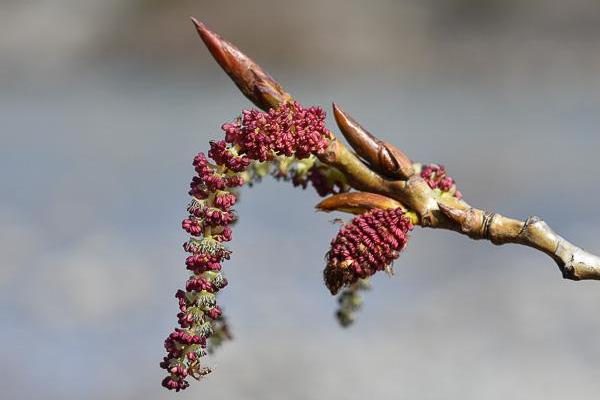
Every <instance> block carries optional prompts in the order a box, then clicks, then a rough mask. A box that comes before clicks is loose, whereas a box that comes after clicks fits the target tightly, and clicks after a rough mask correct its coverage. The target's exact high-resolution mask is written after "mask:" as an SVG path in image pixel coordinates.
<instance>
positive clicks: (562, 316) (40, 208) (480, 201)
mask: <svg viewBox="0 0 600 400" xmlns="http://www.w3.org/2000/svg"><path fill="white" fill-rule="evenodd" d="M189 15H194V16H196V17H198V18H200V19H203V20H205V21H206V22H207V23H208V25H209V26H210V27H211V28H213V29H214V30H216V31H218V32H220V33H221V34H222V35H224V36H225V37H227V38H228V39H229V40H231V41H232V42H234V43H236V44H237V45H239V47H241V48H242V49H243V50H244V51H245V52H246V53H248V54H249V55H251V56H252V57H253V58H255V59H256V60H257V61H258V62H260V63H261V64H262V65H263V66H264V67H265V68H266V69H267V70H268V71H269V72H270V73H272V74H273V75H274V76H275V77H277V78H278V79H279V80H280V81H281V82H283V83H284V84H285V86H286V88H287V89H288V90H289V91H291V92H292V93H293V94H294V95H295V96H296V97H297V98H298V99H300V100H301V101H302V102H303V103H305V104H321V105H324V106H325V107H328V105H329V104H330V102H331V101H332V100H335V101H336V102H338V103H339V104H340V105H342V106H343V107H344V108H345V109H346V110H347V111H349V112H350V113H352V114H353V115H354V116H355V117H356V118H357V119H359V120H360V121H361V122H362V123H363V124H364V125H365V126H367V127H368V128H369V129H370V130H372V131H373V132H375V133H377V134H378V135H380V136H381V137H383V138H385V139H388V140H390V141H392V142H393V143H395V144H396V145H398V146H400V147H401V148H403V149H404V150H405V151H406V152H407V153H408V154H409V155H410V156H411V157H412V158H414V159H416V160H420V161H424V162H442V163H444V164H445V165H446V166H447V168H448V169H449V170H450V172H451V174H452V175H453V176H454V177H455V178H456V180H457V181H458V183H459V185H460V188H461V189H462V191H463V193H464V194H465V196H466V197H467V200H468V201H469V202H471V203H472V204H475V205H478V206H480V207H482V208H486V209H491V210H496V211H498V212H501V213H503V214H505V215H511V216H516V217H521V218H525V217H527V216H528V215H532V214H535V215H539V216H541V217H543V218H544V219H545V220H546V221H548V222H549V223H550V225H551V226H553V227H554V228H555V229H557V230H558V231H559V232H560V233H561V234H563V235H564V236H566V237H567V238H568V239H570V240H572V241H574V242H576V243H577V244H579V245H581V246H583V247H585V248H586V249H588V250H590V251H592V252H596V253H599V252H600V241H599V238H598V236H599V235H598V234H599V233H600V216H599V214H598V200H597V199H598V195H599V194H600V188H599V187H600V176H599V174H598V158H597V154H598V151H599V149H600V135H599V134H598V133H599V132H598V126H599V125H600V112H599V107H600V91H599V89H600V79H599V76H600V5H599V4H598V2H597V1H592V0H589V1H586V0H572V1H569V2H565V1H560V0H547V1H541V0H532V1H526V2H525V1H516V0H513V1H501V0H495V1H493V0H486V1H480V0H479V1H475V0H471V1H469V0H460V1H459V0H455V1H432V0H430V1H418V0H404V1H391V0H390V1H369V2H367V1H356V0H353V1H343V0H336V1H319V0H307V1H301V2H298V1H296V2H288V1H270V0H260V1H252V2H248V1H241V2H233V1H227V0H219V1H210V2H208V1H206V2H205V1H191V0H189V1H181V0H179V1H158V0H155V1H149V0H128V1H124V0H118V1H117V0H105V1H102V2H100V1H91V0H53V1H43V0H2V2H1V3H0V155H1V157H0V184H1V196H0V254H1V268H0V313H1V314H0V315H1V316H2V322H1V329H0V343H2V344H1V345H0V386H1V388H2V389H1V395H0V397H2V398H5V399H39V398H44V399H113V398H114V399H167V398H175V397H177V398H181V399H192V398H200V397H202V398H209V397H210V398H212V399H261V400H262V399H282V398H284V399H287V398H289V399H302V400H306V399H325V398H328V399H331V398H334V399H337V398H339V399H363V398H365V397H369V398H372V399H451V398H452V399H454V398H457V399H459V398H460V399H506V398H511V399H565V398H569V399H597V398H598V396H599V393H600V342H599V341H598V338H599V337H600V312H599V309H600V308H599V307H600V286H599V285H598V284H597V283H594V282H582V283H574V282H570V281H564V280H562V279H561V277H560V273H559V272H558V270H557V269H556V266H555V265H554V264H553V262H552V261H551V260H550V259H549V258H548V257H546V256H544V255H542V254H540V253H537V252H534V251H532V250H529V249H526V248H522V247H517V246H506V247H501V248H500V247H494V246H492V245H490V244H489V243H483V242H480V243H476V242H473V241H470V240H467V239H466V238H464V237H462V236H459V235H456V234H453V233H448V232H441V231H424V230H421V229H416V230H415V232H414V234H413V238H412V240H411V242H410V243H409V246H408V249H407V250H406V252H405V254H403V256H402V257H401V258H400V259H399V260H398V261H397V262H396V265H395V266H396V270H397V274H396V276H395V277H394V278H393V279H389V278H387V277H386V276H378V277H376V278H375V279H374V289H375V290H373V291H372V292H371V293H369V294H368V295H367V297H366V303H365V307H364V309H363V311H362V312H361V313H360V315H359V320H358V323H357V324H356V325H355V326H354V327H352V328H351V329H349V330H342V329H340V328H339V327H338V326H337V325H336V323H335V321H334V319H333V313H334V310H335V301H334V298H332V297H331V296H329V294H328V292H327V291H326V290H325V288H324V286H323V284H322V282H321V270H322V268H323V255H324V253H325V252H326V251H327V248H328V244H329V241H330V239H331V237H332V236H333V235H335V232H336V226H335V225H333V224H331V223H330V222H329V221H330V220H331V218H333V216H331V215H319V214H316V213H315V212H314V211H313V204H314V203H315V202H316V201H317V200H318V199H317V196H316V194H315V193H314V192H311V191H305V192H303V191H301V190H298V189H294V188H292V187H291V185H286V184H284V183H279V184H277V183H275V182H273V181H272V180H270V179H267V180H266V182H264V183H263V184H261V185H260V186H258V187H257V188H255V189H252V190H244V192H243V197H242V201H241V203H240V204H239V207H238V208H237V209H238V211H239V214H240V216H241V218H240V222H239V224H238V225H237V226H236V228H235V232H234V233H235V239H234V241H233V242H232V243H231V247H232V249H233V251H234V255H233V258H232V260H231V261H230V262H228V263H227V264H226V273H227V276H228V278H229V280H230V285H229V287H228V288H227V290H225V291H224V292H223V294H222V296H221V301H222V303H223V304H224V305H225V309H226V312H227V313H228V315H229V316H230V319H231V324H232V327H233V330H234V335H235V341H234V342H232V343H229V344H227V345H226V346H224V347H223V348H222V349H221V350H220V351H219V352H218V353H217V354H216V355H215V356H214V357H213V358H212V359H211V360H210V364H211V365H212V366H214V369H215V372H214V374H212V375H211V376H210V377H209V378H208V379H206V380H205V381H204V382H203V383H200V384H194V385H192V387H191V388H190V389H189V390H187V391H186V392H184V393H183V394H181V393H180V394H179V395H175V394H174V393H169V392H166V391H164V390H163V389H162V388H160V380H161V378H162V371H161V370H159V368H158V362H159V360H160V359H161V357H162V355H163V349H162V341H163V338H164V337H165V335H166V334H167V333H168V332H169V329H170V328H171V327H173V326H174V323H175V322H176V321H175V314H176V312H177V305H176V301H175V299H174V298H173V294H174V292H175V290H176V289H177V288H178V287H180V286H182V285H183V282H184V281H185V278H186V271H185V267H184V266H183V259H184V256H185V255H184V253H183V251H182V250H181V247H180V245H181V242H182V241H184V239H185V235H184V232H183V231H182V230H181V229H180V220H181V219H182V218H183V217H184V216H185V211H184V210H185V205H186V202H187V195H186V191H187V184H188V182H189V180H190V177H191V174H192V168H191V165H190V162H191V159H192V157H193V155H194V154H195V153H196V152H197V151H199V150H203V149H206V146H207V142H208V140H209V138H214V137H217V136H218V135H219V134H220V133H219V126H220V125H221V123H223V122H224V121H228V120H231V119H232V118H233V117H235V116H236V115H237V114H238V113H239V111H240V110H241V109H242V108H244V107H248V106H249V104H248V102H247V101H246V100H245V99H244V98H243V97H242V96H241V94H240V93H239V92H238V91H237V89H236V88H235V87H234V86H233V84H231V83H230V81H229V80H228V78H227V76H226V75H225V74H224V73H223V72H222V71H220V70H219V68H218V67H217V65H216V64H215V63H214V61H213V60H212V59H211V57H210V56H209V54H208V52H207V51H206V50H205V49H204V48H203V46H202V45H201V44H200V43H199V40H198V39H197V37H196V34H195V32H194V30H193V28H192V25H191V24H190V22H189V20H188V16H189ZM330 126H331V127H332V128H333V127H334V124H331V120H330Z"/></svg>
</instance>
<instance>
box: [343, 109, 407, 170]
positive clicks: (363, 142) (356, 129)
mask: <svg viewBox="0 0 600 400" xmlns="http://www.w3.org/2000/svg"><path fill="white" fill-rule="evenodd" d="M333 114H334V116H335V121H336V122H337V125H338V127H339V128H340V130H341V131H342V133H343V134H344V137H345V138H346V140H348V143H350V146H352V148H353V149H354V151H356V153H357V154H358V155H359V156H360V157H362V158H364V159H365V160H366V161H367V162H368V163H369V164H370V165H371V167H373V169H374V170H376V171H377V172H379V173H381V174H383V175H385V176H387V177H389V178H396V179H407V178H408V177H410V176H412V175H413V174H414V172H415V171H414V169H413V166H412V162H411V161H410V159H409V158H408V157H407V156H406V155H405V154H404V153H403V152H402V151H401V150H400V149H398V148H397V147H395V146H393V145H391V144H389V143H386V142H384V141H382V140H379V139H377V138H376V137H375V136H373V135H372V134H371V133H370V132H369V131H367V130H366V129H364V128H363V127H362V126H360V124H359V123H358V122H356V121H355V120H354V119H352V117H350V116H349V115H348V114H346V113H345V112H344V111H343V110H342V109H341V108H340V107H338V106H337V105H336V104H335V103H333Z"/></svg>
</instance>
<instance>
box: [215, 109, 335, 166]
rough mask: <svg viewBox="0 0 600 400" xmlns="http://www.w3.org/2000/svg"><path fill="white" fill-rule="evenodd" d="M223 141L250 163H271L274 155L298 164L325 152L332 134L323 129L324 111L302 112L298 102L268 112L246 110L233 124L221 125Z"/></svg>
mask: <svg viewBox="0 0 600 400" xmlns="http://www.w3.org/2000/svg"><path fill="white" fill-rule="evenodd" d="M222 129H223V131H225V141H226V142H227V143H230V144H233V145H235V146H236V147H237V148H238V152H239V153H243V154H245V155H246V156H247V157H249V158H251V159H252V160H257V161H271V160H273V158H274V157H275V156H277V155H281V156H286V157H292V156H294V157H296V158H297V159H299V160H301V159H303V158H307V157H308V156H310V155H311V154H317V153H321V152H322V151H324V150H325V149H326V148H327V146H328V145H329V140H328V139H330V138H331V133H330V132H329V131H328V130H327V128H326V127H325V111H323V109H321V108H319V107H310V108H303V107H302V106H301V105H300V104H299V103H297V102H289V103H285V104H282V105H281V106H280V107H278V108H276V109H270V110H269V111H268V112H266V113H265V112H261V111H258V110H245V111H243V112H242V117H241V118H239V119H238V120H237V121H236V122H234V123H228V124H224V125H223V127H222Z"/></svg>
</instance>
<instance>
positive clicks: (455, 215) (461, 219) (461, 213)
mask: <svg viewBox="0 0 600 400" xmlns="http://www.w3.org/2000/svg"><path fill="white" fill-rule="evenodd" d="M438 207H439V208H440V210H441V211H442V212H443V213H444V215H445V216H446V217H448V218H449V219H450V220H451V221H454V222H456V223H457V224H458V225H459V226H462V225H463V224H464V223H465V222H466V220H467V212H466V211H465V210H459V209H458V208H452V207H449V206H447V205H445V204H444V203H438Z"/></svg>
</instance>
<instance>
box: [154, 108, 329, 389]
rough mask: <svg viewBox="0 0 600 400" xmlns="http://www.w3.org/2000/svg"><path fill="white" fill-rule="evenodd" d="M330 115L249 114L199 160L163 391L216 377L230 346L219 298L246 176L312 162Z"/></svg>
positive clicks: (323, 143)
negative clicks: (209, 357) (272, 166)
mask: <svg viewBox="0 0 600 400" xmlns="http://www.w3.org/2000/svg"><path fill="white" fill-rule="evenodd" d="M324 121H325V113H324V112H323V110H321V109H320V108H317V107H311V108H307V109H305V108H303V107H302V106H300V105H299V104H298V103H287V104H284V105H282V106H281V107H279V108H277V109H272V110H269V111H268V112H266V113H265V112H260V111H256V110H250V111H244V112H243V115H242V118H240V119H238V120H237V121H236V122H235V123H232V124H225V125H223V128H222V129H223V131H224V132H225V140H221V141H212V142H210V150H209V151H208V157H210V158H211V159H212V160H213V162H211V161H209V159H208V158H207V157H206V155H205V154H204V153H199V154H198V155H197V156H196V157H195V158H194V161H193V166H194V169H195V171H196V175H195V176H194V177H193V179H192V182H191V184H190V191H189V194H190V196H192V200H191V202H190V204H189V205H188V208H187V210H188V212H189V216H188V217H187V218H186V219H184V220H183V222H182V228H183V229H184V230H185V231H186V232H187V233H189V234H190V236H191V237H190V239H189V241H187V242H186V243H185V244H184V245H183V248H184V250H185V251H186V252H188V253H190V255H189V256H188V257H187V259H186V261H185V264H186V266H187V269H188V270H189V271H190V273H191V276H190V278H189V279H188V281H187V282H186V285H185V290H179V291H178V292H177V294H176V295H175V297H176V298H177V299H178V301H179V314H177V318H178V323H179V327H178V328H175V330H174V331H173V332H171V334H169V336H168V337H167V339H166V340H165V350H166V352H167V355H166V356H165V357H164V359H163V361H162V362H161V363H160V366H161V368H163V369H165V370H167V372H168V375H167V377H166V378H164V380H163V382H162V385H163V386H164V387H166V388H168V389H172V390H175V391H179V390H183V389H185V388H187V387H188V386H189V383H188V381H187V380H186V378H187V377H189V376H191V377H193V378H196V379H200V378H202V377H203V376H205V375H206V374H208V373H209V372H210V369H209V368H207V367H205V366H203V365H201V364H200V359H201V357H203V356H205V355H206V354H207V352H209V351H210V349H211V348H212V347H214V346H215V345H218V344H219V343H220V342H221V341H223V340H226V339H228V338H230V334H229V330H228V327H227V325H226V323H225V319H224V317H223V315H222V311H221V308H220V307H219V306H218V305H217V298H216V295H217V293H218V292H219V290H221V289H223V288H224V287H225V286H227V280H226V279H225V277H224V276H223V275H222V273H221V272H220V271H221V263H222V262H223V261H224V260H227V259H229V257H230V251H229V250H228V249H227V248H226V247H225V246H224V243H225V242H228V241H230V240H231V238H232V231H231V228H230V225H231V224H232V223H233V222H234V221H235V219H236V216H235V214H234V213H233V210H232V207H233V206H234V204H235V202H236V196H235V194H234V193H233V192H232V191H233V190H235V188H236V187H239V186H242V185H243V184H244V183H245V180H244V177H243V173H244V172H245V171H246V170H247V169H248V168H249V167H250V165H251V163H252V162H254V161H261V162H262V161H271V160H273V159H274V158H276V157H278V156H286V157H292V156H294V157H296V158H297V159H303V158H307V157H308V156H310V155H311V154H316V153H319V152H321V151H323V150H324V149H325V148H326V147H327V145H328V143H329V142H328V139H329V138H330V137H331V136H330V135H331V134H330V133H329V131H327V130H326V129H325V125H324Z"/></svg>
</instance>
